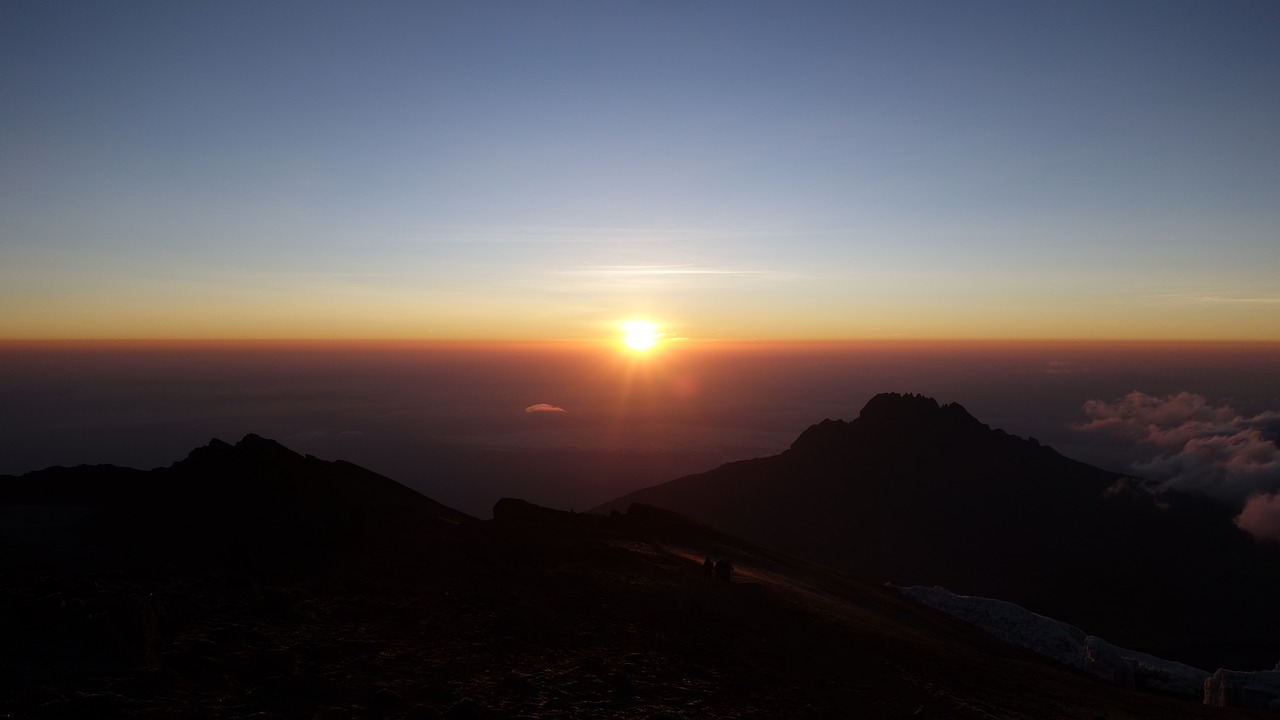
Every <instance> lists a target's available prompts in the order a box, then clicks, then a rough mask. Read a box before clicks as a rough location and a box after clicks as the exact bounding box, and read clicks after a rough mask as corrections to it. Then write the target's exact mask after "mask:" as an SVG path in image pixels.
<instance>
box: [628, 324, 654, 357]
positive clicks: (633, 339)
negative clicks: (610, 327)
mask: <svg viewBox="0 0 1280 720" xmlns="http://www.w3.org/2000/svg"><path fill="white" fill-rule="evenodd" d="M660 337H662V333H660V332H658V326H657V324H656V323H651V322H646V321H644V320H631V321H628V322H624V323H622V344H623V345H626V346H627V347H628V348H630V349H632V350H635V351H637V352H644V351H645V350H648V349H649V348H652V347H653V346H654V345H656V344H658V338H660Z"/></svg>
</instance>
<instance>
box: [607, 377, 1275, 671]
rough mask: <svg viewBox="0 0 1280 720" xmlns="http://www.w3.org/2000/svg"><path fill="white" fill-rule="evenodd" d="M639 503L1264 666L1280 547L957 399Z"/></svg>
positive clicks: (1235, 663)
mask: <svg viewBox="0 0 1280 720" xmlns="http://www.w3.org/2000/svg"><path fill="white" fill-rule="evenodd" d="M634 502H640V503H646V504H651V505H655V506H659V507H664V508H670V509H672V510H675V511H678V512H681V513H685V514H688V515H691V516H693V517H697V518H699V519H701V520H704V521H706V522H709V523H711V524H712V525H715V526H716V527H719V528H721V529H723V530H725V531H727V532H730V533H734V534H736V535H740V536H741V537H744V538H747V539H749V540H752V541H754V542H758V543H761V544H762V545H766V546H769V547H775V548H778V549H780V550H785V551H787V552H791V553H794V554H796V555H800V556H803V557H806V558H811V559H814V560H817V561H820V562H823V563H827V564H830V565H832V566H835V567H839V568H842V569H845V570H848V571H849V572H851V573H853V574H855V575H857V576H858V577H862V578H865V579H868V580H872V581H889V582H892V583H894V584H897V585H939V586H944V587H946V588H948V589H950V590H952V591H954V592H958V593H962V594H966V595H977V596H984V597H994V598H1000V599H1003V600H1007V601H1011V602H1015V603H1017V604H1019V605H1021V606H1023V607H1027V608H1029V609H1032V610H1034V611H1035V612H1039V613H1042V614H1044V615H1048V616H1051V617H1055V618H1059V619H1061V620H1064V621H1066V622H1069V623H1071V624H1073V625H1076V626H1079V627H1081V628H1084V629H1086V630H1088V632H1090V633H1094V634H1097V635H1102V636H1105V637H1107V638H1108V639H1110V640H1113V641H1115V642H1118V643H1121V644H1124V645H1125V646H1128V647H1133V648H1138V649H1142V650H1145V651H1147V652H1151V653H1154V654H1156V655H1160V656H1162V657H1169V658H1172V659H1176V660H1181V661H1183V662H1186V663H1189V664H1192V665H1197V666H1201V667H1209V668H1213V667H1238V668H1248V669H1257V668H1260V667H1268V668H1269V667H1271V666H1273V665H1274V663H1275V661H1276V659H1277V658H1276V653H1277V650H1276V648H1275V646H1274V645H1272V644H1271V643H1270V642H1269V641H1268V640H1266V638H1274V637H1280V617H1278V616H1277V615H1276V613H1274V609H1273V608H1274V598H1275V597H1277V593H1280V552H1277V549H1276V548H1275V547H1274V546H1268V545H1260V544H1258V543H1257V542H1255V541H1254V540H1253V539H1252V538H1251V537H1249V536H1248V535H1246V534H1245V533H1243V532H1242V531H1240V530H1239V529H1238V528H1236V527H1235V526H1234V525H1233V523H1232V522H1231V512H1230V511H1229V510H1228V509H1227V508H1225V507H1222V506H1219V505H1217V504H1215V503H1213V502H1211V501H1208V500H1206V499H1202V498H1199V497H1193V496H1187V495H1179V494H1175V493H1164V494H1161V495H1159V496H1157V495H1155V494H1152V493H1150V492H1148V491H1146V490H1145V489H1143V487H1142V485H1141V483H1140V481H1138V480H1135V479H1133V478H1127V477H1125V476H1123V475H1120V474H1117V473H1112V472H1107V471H1104V470H1100V469H1098V468H1095V467H1091V466H1089V465H1086V464H1083V463H1080V462H1077V461H1074V460H1071V459H1069V458H1066V457H1063V456H1062V455H1060V454H1059V453H1057V452H1056V451H1054V450H1053V449H1051V448H1049V447H1047V446H1044V445H1041V444H1040V443H1038V442H1037V441H1035V440H1034V439H1023V438H1019V437H1016V436H1013V435H1009V434H1008V433H1005V432H1003V431H1001V430H997V429H993V428H990V427H988V426H987V425H984V424H983V423H981V422H979V421H978V420H977V419H975V418H974V417H973V416H971V415H970V414H969V413H968V412H967V411H966V410H965V409H964V408H963V407H961V406H960V405H957V404H954V403H953V404H948V405H940V404H938V402H937V401H935V400H934V399H932V398H928V397H923V396H918V395H910V394H907V395H901V394H896V393H887V394H882V395H877V396H876V397H874V398H872V399H871V401H870V402H868V403H867V405H866V406H865V407H864V408H863V409H862V412H861V413H860V414H859V416H858V417H857V418H856V419H855V420H853V421H850V422H844V421H839V420H825V421H823V422H821V423H819V424H817V425H814V426H812V427H810V428H809V429H807V430H806V431H805V432H804V433H802V434H801V435H800V436H799V437H798V438H797V439H796V440H795V442H794V443H793V444H792V445H791V447H790V449H788V450H787V451H785V452H783V453H782V454H780V455H776V456H773V457H767V458H759V459H754V460H746V461H742V462H736V463H730V464H727V465H724V466H721V467H719V468H717V469H715V470H712V471H709V472H705V473H701V474H698V475H691V476H687V477H683V478H679V479H676V480H673V481H671V482H668V483H665V484H662V485H658V486H655V487H651V488H647V489H644V490H640V491H637V492H634V493H631V494H629V495H627V496H624V497H622V498H620V499H618V500H616V501H614V502H611V503H608V504H606V505H604V506H601V507H600V508H597V509H596V510H595V511H596V512H608V511H610V510H614V509H619V508H624V507H626V506H628V505H630V504H631V503H634Z"/></svg>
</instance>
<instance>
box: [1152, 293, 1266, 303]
mask: <svg viewBox="0 0 1280 720" xmlns="http://www.w3.org/2000/svg"><path fill="white" fill-rule="evenodd" d="M1146 297H1147V298H1149V299H1152V300H1169V301H1175V302H1188V303H1214V304H1219V305H1280V296H1273V295H1252V296H1249V295H1229V294H1222V295H1218V294H1206V293H1201V294H1194V293H1166V294H1161V295H1147V296H1146Z"/></svg>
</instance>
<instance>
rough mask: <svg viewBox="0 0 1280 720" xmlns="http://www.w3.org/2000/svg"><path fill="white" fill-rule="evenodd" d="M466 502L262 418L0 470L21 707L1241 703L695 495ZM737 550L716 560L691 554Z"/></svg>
mask: <svg viewBox="0 0 1280 720" xmlns="http://www.w3.org/2000/svg"><path fill="white" fill-rule="evenodd" d="M493 515H494V519H493V520H489V521H479V520H474V519H470V518H467V517H465V516H463V515H461V514H460V513H456V512H454V511H452V510H450V509H448V508H446V507H444V506H441V505H439V504H437V503H434V502H433V501H431V500H429V499H427V498H424V497H422V496H420V495H417V494H415V493H413V492H412V491H409V490H407V489H405V488H403V487H402V486H399V485H398V484H396V483H394V482H392V481H391V480H389V479H387V478H384V477H381V476H378V475H375V474H373V473H370V472H368V471H366V470H363V469H361V468H358V467H356V466H353V465H350V464H347V463H342V462H325V461H321V460H317V459H315V458H308V457H303V456H299V455H297V454H295V453H292V452H291V451H289V450H287V449H286V448H284V447H282V446H280V445H278V444H276V443H274V442H272V441H269V440H264V439H262V438H258V437H255V436H249V437H246V438H245V439H244V440H242V441H241V442H239V443H237V444H236V445H234V446H232V445H228V444H226V443H221V442H213V443H210V444H209V445H208V446H206V447H204V448H200V449H198V450H196V451H195V452H193V453H192V454H191V455H190V456H189V457H188V458H187V459H185V460H183V461H181V462H178V463H175V464H174V465H173V466H171V467H169V468H164V469H160V470H153V471H149V472H142V471H134V470H127V469H121V468H103V467H97V468H93V467H87V468H52V469H49V470H46V471H40V472H38V473H32V474H28V475H24V476H22V477H19V478H14V477H3V478H0V543H2V545H3V553H0V637H4V638H5V642H4V643H3V644H2V646H0V707H2V708H3V712H4V714H6V715H12V716H14V717H36V718H80V717H94V718H110V717H130V718H170V717H191V718H213V717H217V718H233V719H234V718H249V717H253V718H353V717H378V718H455V719H456V718H576V717H617V718H631V717H647V718H709V717H725V718H727V717H733V718H796V719H799V718H807V719H810V720H812V719H815V718H832V719H834V718H851V717H860V718H862V717H865V718H902V717H915V718H925V717H937V718H941V717H946V718H990V717H1060V718H1097V717H1104V716H1105V717H1108V718H1113V719H1116V720H1124V719H1126V718H1156V717H1174V716H1176V717H1188V718H1201V717H1202V718H1211V717H1212V718H1230V717H1250V715H1249V714H1247V713H1240V712H1237V711H1233V710H1230V709H1222V708H1209V707H1203V706H1200V705H1197V704H1193V703H1188V702H1185V701H1179V700H1174V699H1170V698H1165V697H1157V696H1152V695H1144V694H1140V693H1135V692H1132V691H1126V690H1123V689H1121V688H1117V687H1114V686H1111V685H1108V684H1105V683H1102V682H1099V681H1096V680H1094V679H1092V678H1089V677H1086V676H1084V675H1082V674H1081V673H1079V672H1076V671H1073V670H1071V669H1069V668H1066V667H1064V666H1061V665H1057V664H1054V663H1051V662H1048V661H1045V660H1043V659H1041V658H1038V657H1037V656H1034V655H1032V654H1030V653H1028V652H1026V651H1023V650H1021V649H1019V648H1016V647H1013V646H1011V645H1007V644H1005V643H1003V642H1001V641H998V640H996V639H994V638H993V637H991V636H989V635H987V634H985V633H982V632H980V631H978V630H977V629H975V628H973V627H971V626H969V625H967V624H964V623H961V622H959V621H957V620H955V619H953V618H951V617H949V616H947V615H944V614H943V613H940V612H938V611H935V610H933V609H931V608H929V607H926V606H925V605H922V604H920V603H917V602H914V601H912V600H909V599H907V598H905V597H903V596H902V595H901V594H899V593H898V592H897V591H895V590H894V589H892V588H889V587H886V586H883V585H879V584H873V583H867V582H863V581H860V580H857V579H854V578H852V577H851V576H850V575H848V574H847V573H844V572H840V571H836V570H832V569H830V568H828V567H825V566H822V565H818V564H814V563H812V562H809V561H806V560H801V559H798V558H795V557H794V556H790V555H786V554H782V553H778V552H775V551H772V550H768V549H765V548H763V547H761V546H759V545H756V544H754V543H750V542H747V541H744V540H741V539H738V538H737V537H735V536H733V535H731V534H728V533H726V532H724V531H723V530H720V529H717V528H715V527H713V526H710V525H707V524H704V523H702V522H700V521H697V520H693V519H691V518H689V517H686V516H683V515H680V514H677V513H674V512H671V511H668V510H662V509H658V508H654V507H650V506H644V505H633V506H631V507H630V508H629V509H628V510H627V512H616V513H610V514H608V515H594V514H587V513H572V512H564V511H558V510H551V509H548V508H541V507H537V506H534V505H530V504H529V503H527V502H524V501H520V500H514V499H507V500H502V501H500V502H498V504H497V505H496V506H495V507H494V513H493ZM223 543H231V544H232V545H234V546H236V547H238V548H239V549H238V550H237V551H235V552H223V551H220V550H219V548H220V547H222V544H223ZM707 557H713V558H716V559H717V560H718V559H726V560H729V561H730V562H732V564H733V566H734V571H733V572H732V574H731V575H730V582H728V583H722V582H719V581H717V580H715V579H714V578H708V577H707V576H706V575H705V573H704V569H703V564H704V559H705V558H707Z"/></svg>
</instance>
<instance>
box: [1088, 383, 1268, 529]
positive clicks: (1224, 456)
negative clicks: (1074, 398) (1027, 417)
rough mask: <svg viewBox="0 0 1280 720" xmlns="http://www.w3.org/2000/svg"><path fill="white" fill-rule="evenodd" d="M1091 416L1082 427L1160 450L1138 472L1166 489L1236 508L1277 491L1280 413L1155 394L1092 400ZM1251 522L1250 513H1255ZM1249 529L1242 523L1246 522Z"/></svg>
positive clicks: (1139, 464) (1182, 394)
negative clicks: (1250, 412) (1251, 411)
mask: <svg viewBox="0 0 1280 720" xmlns="http://www.w3.org/2000/svg"><path fill="white" fill-rule="evenodd" d="M1084 411H1085V413H1086V414H1088V415H1089V416H1090V417H1091V418H1092V419H1091V420H1090V421H1089V422H1087V423H1084V424H1082V425H1078V426H1077V428H1079V429H1081V430H1091V431H1103V432H1107V433H1110V434H1112V435H1116V436H1119V437H1124V438H1128V439H1130V440H1133V441H1136V442H1139V443H1142V444H1145V445H1151V446H1154V447H1155V448H1157V449H1158V452H1157V454H1156V455H1155V456H1154V457H1152V458H1151V459H1149V460H1146V461H1141V462H1137V463H1134V465H1133V471H1134V472H1135V473H1137V474H1139V475H1141V476H1143V477H1146V478H1148V479H1150V480H1153V481H1155V482H1157V483H1159V484H1160V485H1161V486H1163V487H1166V488H1172V489H1177V490H1184V491H1191V492H1200V493H1203V494H1206V495H1210V496H1213V497H1215V498H1217V499H1219V500H1222V501H1224V502H1229V503H1232V504H1233V505H1236V506H1237V507H1241V506H1244V505H1245V504H1246V502H1254V500H1252V498H1253V497H1255V496H1256V495H1257V494H1258V493H1272V492H1275V491H1276V490H1278V489H1280V446H1277V445H1276V443H1275V437H1276V435H1277V432H1280V413H1276V412H1274V411H1268V412H1263V413H1259V414H1257V415H1253V416H1251V417H1245V416H1244V415H1242V414H1240V413H1239V412H1237V411H1236V410H1235V409H1233V408H1231V407H1230V406H1226V405H1213V404H1211V403H1210V402H1209V401H1208V400H1207V399H1205V398H1204V397H1203V396H1200V395H1196V394H1194V393H1189V392H1180V393H1177V394H1174V395H1166V396H1163V397H1157V396H1152V395H1146V394H1144V393H1140V392H1132V393H1129V394H1128V395H1125V396H1124V397H1123V398H1120V399H1119V400H1116V401H1115V402H1106V401H1103V400H1090V401H1088V402H1086V403H1085V404H1084ZM1251 517H1252V516H1251ZM1242 527H1244V525H1242Z"/></svg>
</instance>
